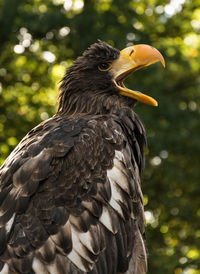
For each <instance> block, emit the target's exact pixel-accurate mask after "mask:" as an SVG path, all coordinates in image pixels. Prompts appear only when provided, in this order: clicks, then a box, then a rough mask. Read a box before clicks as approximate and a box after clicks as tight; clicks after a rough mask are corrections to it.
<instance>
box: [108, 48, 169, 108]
mask: <svg viewBox="0 0 200 274" xmlns="http://www.w3.org/2000/svg"><path fill="white" fill-rule="evenodd" d="M159 61H160V62H161V63H162V65H163V67H165V60H164V58H163V56H162V54H161V53H160V52H159V51H158V50H157V49H155V48H153V47H151V46H149V45H144V44H141V45H135V46H131V47H127V48H125V49H123V50H122V51H121V52H120V57H119V58H118V59H117V60H116V61H114V62H113V64H112V69H111V70H112V72H113V75H114V80H113V81H114V83H115V85H116V87H117V89H119V94H121V95H124V96H127V97H130V98H133V99H135V100H137V101H140V102H142V103H144V104H147V105H152V106H157V105H158V103H157V101H156V100H155V99H153V98H152V97H150V96H148V95H145V94H143V93H141V92H139V91H133V90H131V89H128V88H126V87H125V85H124V83H123V80H124V79H125V78H126V77H127V76H128V75H129V74H131V73H132V72H134V71H136V70H138V69H141V68H143V67H147V66H149V65H151V64H153V63H156V62H159Z"/></svg>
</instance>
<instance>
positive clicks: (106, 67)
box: [98, 62, 112, 71]
mask: <svg viewBox="0 0 200 274" xmlns="http://www.w3.org/2000/svg"><path fill="white" fill-rule="evenodd" d="M111 65H112V64H111V62H104V63H101V64H99V65H98V69H99V70H101V71H107V70H109V69H110V68H111Z"/></svg>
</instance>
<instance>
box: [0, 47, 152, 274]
mask: <svg viewBox="0 0 200 274" xmlns="http://www.w3.org/2000/svg"><path fill="white" fill-rule="evenodd" d="M119 56H120V52H119V51H118V50H117V49H114V48H112V47H110V46H109V45H107V44H106V43H104V42H99V43H96V44H94V45H92V46H91V47H90V48H89V49H88V50H87V51H86V52H85V53H84V54H83V56H81V57H79V58H78V59H77V60H76V61H75V62H74V64H73V65H72V67H71V68H69V69H68V71H67V73H66V75H65V76H64V78H63V80H62V84H61V87H60V101H59V107H58V112H57V113H56V115H55V116H53V117H52V118H50V119H48V120H47V121H45V122H42V123H41V124H40V125H38V126H37V127H35V128H34V129H32V130H31V131H30V132H29V133H28V134H27V135H26V136H25V137H24V139H23V140H22V141H21V142H20V143H19V145H18V146H17V147H16V148H15V150H14V151H13V152H12V153H11V155H10V156H9V157H8V158H7V159H6V161H5V163H4V165H3V166H2V167H1V173H0V188H1V192H0V268H1V269H2V273H53V274H54V273H72V274H81V273H90V274H97V273H98V274H102V273H105V274H114V273H135V274H140V273H146V270H147V264H146V250H145V246H144V233H145V231H144V230H145V220H144V209H143V197H142V192H141V187H140V174H141V171H142V168H143V165H144V148H145V144H146V137H145V130H144V127H143V125H142V123H141V121H140V119H139V118H138V116H137V115H136V114H135V113H134V112H133V110H132V107H133V105H134V104H135V102H136V100H134V99H131V98H128V97H124V96H122V95H120V94H119V90H118V89H117V88H116V86H115V85H114V83H113V81H112V78H113V74H112V71H110V70H106V71H102V70H101V68H100V66H102V67H103V66H104V67H105V65H101V64H103V63H106V62H108V61H109V62H114V61H115V60H117V59H118V58H119ZM99 68H100V69H99Z"/></svg>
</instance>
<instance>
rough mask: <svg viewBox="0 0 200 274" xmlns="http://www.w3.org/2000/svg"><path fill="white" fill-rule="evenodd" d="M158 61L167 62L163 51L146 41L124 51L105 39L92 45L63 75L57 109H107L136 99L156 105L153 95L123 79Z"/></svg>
mask: <svg viewBox="0 0 200 274" xmlns="http://www.w3.org/2000/svg"><path fill="white" fill-rule="evenodd" d="M158 61H160V62H161V63H162V64H163V66H165V61H164V58H163V56H162V55H161V53H160V52H159V51H158V50H157V49H155V48H153V47H151V46H148V45H144V44H142V45H135V46H130V47H127V48H125V49H123V50H122V51H119V50H118V49H116V48H113V47H111V46H110V45H108V44H107V43H105V42H102V41H100V42H98V43H95V44H93V45H91V46H90V47H89V48H88V49H87V50H86V51H85V52H84V53H83V55H82V56H80V57H78V58H77V59H76V61H75V62H74V63H73V65H72V66H71V67H70V68H68V69H67V72H66V74H65V76H64V78H63V79H62V84H61V86H60V90H61V92H60V96H59V97H60V101H59V108H58V112H64V113H68V114H73V113H77V112H79V113H106V112H109V111H111V109H113V108H115V105H120V104H121V105H123V104H128V105H129V106H131V105H134V103H135V102H137V101H140V102H143V103H145V104H149V105H153V106H157V102H156V100H154V99H153V98H152V97H150V96H148V95H145V94H143V93H141V92H138V91H133V90H131V89H128V88H127V87H125V85H124V83H123V81H124V79H125V78H126V77H127V76H128V75H130V74H131V73H132V72H134V71H136V70H138V69H140V68H142V67H145V66H149V65H151V64H153V63H155V62H158Z"/></svg>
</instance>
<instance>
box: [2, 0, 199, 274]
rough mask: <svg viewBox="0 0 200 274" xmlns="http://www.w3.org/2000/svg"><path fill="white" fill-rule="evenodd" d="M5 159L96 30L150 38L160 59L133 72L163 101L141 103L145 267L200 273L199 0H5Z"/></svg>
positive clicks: (48, 108) (131, 82) (155, 272)
mask: <svg viewBox="0 0 200 274" xmlns="http://www.w3.org/2000/svg"><path fill="white" fill-rule="evenodd" d="M0 14H1V17H0V51H1V53H0V163H1V164H2V163H3V161H4V159H5V158H6V157H7V156H8V154H9V153H10V152H11V151H12V150H13V148H14V147H15V146H16V145H17V143H18V142H19V140H20V139H21V138H22V137H23V136H24V135H25V134H26V133H27V132H28V131H29V130H30V129H31V128H32V127H34V126H35V125H37V124H38V123H39V122H40V121H42V120H45V119H47V118H48V117H50V116H51V115H53V114H54V113H55V110H56V107H57V105H56V99H57V96H58V91H57V90H58V86H59V80H60V79H61V77H62V76H63V74H64V72H65V69H66V68H67V67H68V66H70V65H71V64H72V62H73V60H74V59H75V58H76V57H77V56H78V55H80V54H81V53H82V51H83V50H84V49H86V48H87V47H88V46H89V45H90V44H92V43H94V42H96V41H97V39H101V40H104V41H106V42H108V43H110V44H111V45H113V46H115V47H117V48H119V49H122V48H124V47H126V46H127V45H132V44H138V43H146V44H150V45H152V46H154V47H156V48H157V49H159V50H160V51H161V52H162V53H163V55H164V57H165V59H166V69H165V70H164V69H163V68H162V67H161V65H159V64H156V65H154V66H152V67H149V68H147V69H143V70H141V71H138V72H136V73H135V74H134V75H132V76H131V77H130V78H129V79H128V80H127V85H128V86H130V87H132V88H133V89H136V90H137V89H138V90H141V91H144V92H145V91H146V92H147V93H148V94H149V95H152V96H153V97H154V98H156V99H157V100H158V102H159V106H158V108H153V107H149V106H146V105H142V104H138V105H137V106H136V108H135V111H136V112H137V113H138V114H139V115H140V117H141V118H142V120H143V121H144V124H145V126H146V129H147V134H148V144H149V145H148V149H147V151H146V169H145V172H144V175H143V180H142V186H143V193H144V201H145V213H146V219H147V247H148V250H149V273H151V274H163V273H165V274H168V273H169V274H171V273H175V274H179V273H187V274H197V273H200V185H199V184H200V175H199V174H200V115H199V112H200V108H199V105H200V73H199V69H200V52H199V49H200V36H199V34H200V1H199V0H171V1H163V0H144V1H139V0H99V1H97V0H96V1H95V0H85V1H83V0H65V1H64V0H45V1H42V0H5V1H2V0H0Z"/></svg>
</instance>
